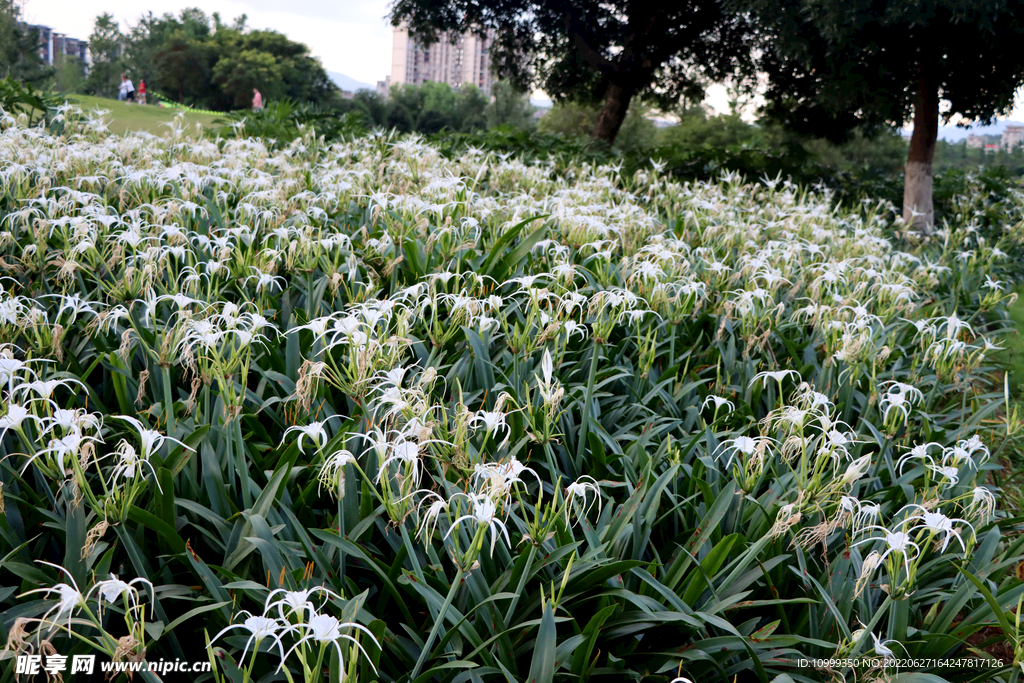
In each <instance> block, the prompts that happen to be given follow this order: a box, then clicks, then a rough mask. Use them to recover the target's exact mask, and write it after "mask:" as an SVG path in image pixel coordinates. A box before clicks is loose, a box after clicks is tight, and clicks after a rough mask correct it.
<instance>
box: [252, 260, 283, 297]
mask: <svg viewBox="0 0 1024 683" xmlns="http://www.w3.org/2000/svg"><path fill="white" fill-rule="evenodd" d="M250 270H254V271H256V274H255V275H250V276H249V277H247V278H245V282H246V283H248V282H249V280H256V293H257V294H259V293H262V292H263V291H264V290H267V289H269V290H270V291H271V292H272V291H274V288H275V287H276V288H277V290H278V291H281V290H283V289H284V285H285V279H284V278H283V277H280V276H276V275H272V274H270V273H265V272H263V271H262V270H260V269H259V268H257V267H256V266H250Z"/></svg>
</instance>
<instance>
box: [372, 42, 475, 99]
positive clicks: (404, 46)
mask: <svg viewBox="0 0 1024 683" xmlns="http://www.w3.org/2000/svg"><path fill="white" fill-rule="evenodd" d="M493 42H494V32H493V31H488V32H487V34H486V36H484V37H481V36H478V35H476V34H474V33H464V34H462V35H461V36H455V37H454V42H453V41H452V39H451V37H447V36H445V37H442V38H441V39H440V40H439V41H438V42H436V43H434V44H433V45H431V46H430V47H429V48H427V47H423V45H422V44H421V43H420V42H419V41H417V40H416V38H415V37H414V36H410V35H409V31H408V30H407V29H406V28H404V27H396V28H395V30H394V33H393V43H392V55H391V77H390V82H387V81H385V82H384V83H385V84H386V86H387V88H388V89H390V87H391V86H392V85H399V84H401V83H407V84H409V85H422V84H424V83H427V82H428V81H433V82H435V83H447V84H448V85H450V86H452V87H454V88H457V87H459V86H461V85H462V84H464V83H472V84H473V85H475V86H476V87H477V88H479V89H480V90H481V91H483V93H484V94H486V95H490V94H491V83H492V82H493V80H492V76H491V55H490V47H491V44H492V43H493ZM377 88H378V91H379V90H380V88H381V83H378V84H377Z"/></svg>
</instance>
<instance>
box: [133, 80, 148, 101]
mask: <svg viewBox="0 0 1024 683" xmlns="http://www.w3.org/2000/svg"><path fill="white" fill-rule="evenodd" d="M135 101H136V102H137V103H138V104H145V103H146V79H141V80H140V81H139V91H138V93H137V94H136V95H135Z"/></svg>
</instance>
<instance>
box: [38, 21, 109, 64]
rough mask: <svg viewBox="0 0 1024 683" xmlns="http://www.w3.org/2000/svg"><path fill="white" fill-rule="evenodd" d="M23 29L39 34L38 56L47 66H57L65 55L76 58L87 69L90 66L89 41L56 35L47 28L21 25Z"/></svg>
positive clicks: (60, 34) (61, 34)
mask: <svg viewBox="0 0 1024 683" xmlns="http://www.w3.org/2000/svg"><path fill="white" fill-rule="evenodd" d="M22 26H23V28H25V29H26V30H29V31H37V32H38V33H39V56H40V57H42V59H43V61H44V62H45V63H46V64H47V65H48V66H58V65H59V64H60V61H61V58H62V57H63V56H65V55H70V56H72V57H77V58H78V59H80V60H81V61H82V64H84V65H85V67H86V69H88V67H89V65H90V64H92V56H91V55H90V54H89V41H87V40H79V39H78V38H72V37H71V36H67V35H64V34H63V33H57V32H56V31H54V30H53V29H52V28H50V27H49V26H42V25H37V24H22Z"/></svg>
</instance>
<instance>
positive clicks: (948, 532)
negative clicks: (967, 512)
mask: <svg viewBox="0 0 1024 683" xmlns="http://www.w3.org/2000/svg"><path fill="white" fill-rule="evenodd" d="M906 508H917V510H918V512H917V513H915V514H914V515H913V516H912V517H910V518H909V519H908V520H907V521H909V522H914V521H917V520H920V522H921V523H920V524H918V525H917V526H914V527H911V529H910V532H911V533H913V532H914V531H917V530H918V529H926V530H927V531H929V532H930V533H932V534H941V535H942V537H943V539H942V547H941V549H940V550H939V552H943V553H944V552H946V547H947V546H948V545H949V541H950V540H951V539H953V538H955V539H956V540H957V542H958V543H959V544H960V549H961V550H963V551H964V552H967V545H966V544H965V543H964V540H963V538H961V536H960V532H959V530H957V529H954V528H953V524H954V523H960V524H964V525H965V526H967V527H968V528H969V529H970V530H971V535H972V536H973V535H974V527H973V526H971V523H970V522H968V521H967V520H966V519H958V518H950V517H947V516H946V515H944V514H943V513H941V512H932V511H929V510H927V509H925V508H923V507H921V506H920V505H916V504H912V505H907V506H906ZM906 508H904V509H906Z"/></svg>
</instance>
